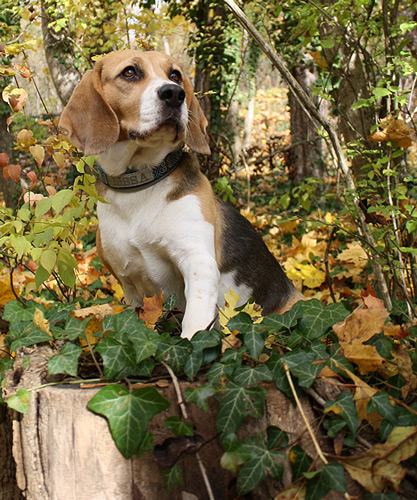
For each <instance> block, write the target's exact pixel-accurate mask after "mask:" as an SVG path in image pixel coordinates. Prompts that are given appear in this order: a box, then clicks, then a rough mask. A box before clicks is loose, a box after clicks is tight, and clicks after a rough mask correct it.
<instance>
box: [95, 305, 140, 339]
mask: <svg viewBox="0 0 417 500" xmlns="http://www.w3.org/2000/svg"><path fill="white" fill-rule="evenodd" d="M107 318H108V319H107ZM138 324H144V323H143V321H140V320H139V318H138V315H137V313H136V312H135V311H133V310H131V309H126V310H125V311H123V312H121V313H120V314H115V315H111V316H108V317H106V318H105V319H104V321H103V330H104V331H105V330H114V331H115V332H118V333H127V334H129V333H131V332H133V331H135V329H136V328H137V325H138Z"/></svg>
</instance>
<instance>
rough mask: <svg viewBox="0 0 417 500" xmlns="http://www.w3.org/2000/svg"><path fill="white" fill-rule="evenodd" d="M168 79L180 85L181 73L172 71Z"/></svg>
mask: <svg viewBox="0 0 417 500" xmlns="http://www.w3.org/2000/svg"><path fill="white" fill-rule="evenodd" d="M169 79H170V80H171V81H173V82H175V83H180V82H181V73H180V72H179V71H177V70H176V69H174V70H172V71H171V73H170V74H169Z"/></svg>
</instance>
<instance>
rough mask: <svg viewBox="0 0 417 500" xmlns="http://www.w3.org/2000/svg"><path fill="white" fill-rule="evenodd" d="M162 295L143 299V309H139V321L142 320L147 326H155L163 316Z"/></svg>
mask: <svg viewBox="0 0 417 500" xmlns="http://www.w3.org/2000/svg"><path fill="white" fill-rule="evenodd" d="M162 295H163V294H162V293H161V295H154V296H153V297H144V298H143V307H141V308H140V309H139V319H142V320H143V321H144V322H145V323H146V326H148V327H150V326H153V325H154V324H155V323H156V322H157V321H158V319H159V318H160V317H161V315H162Z"/></svg>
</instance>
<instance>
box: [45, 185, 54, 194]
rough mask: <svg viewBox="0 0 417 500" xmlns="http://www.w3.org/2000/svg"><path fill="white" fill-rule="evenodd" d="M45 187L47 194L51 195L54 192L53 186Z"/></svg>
mask: <svg viewBox="0 0 417 500" xmlns="http://www.w3.org/2000/svg"><path fill="white" fill-rule="evenodd" d="M45 189H46V191H47V193H48V194H49V196H53V195H54V194H56V189H55V188H54V187H53V186H45Z"/></svg>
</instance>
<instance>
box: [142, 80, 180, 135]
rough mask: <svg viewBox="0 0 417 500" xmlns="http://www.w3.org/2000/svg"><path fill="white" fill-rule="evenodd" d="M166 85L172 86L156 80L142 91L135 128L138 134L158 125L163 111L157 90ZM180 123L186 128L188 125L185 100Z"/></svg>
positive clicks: (167, 81)
mask: <svg viewBox="0 0 417 500" xmlns="http://www.w3.org/2000/svg"><path fill="white" fill-rule="evenodd" d="M167 84H173V82H171V81H170V80H164V79H163V78H157V79H155V80H153V81H152V83H150V84H149V85H148V86H147V87H146V89H145V90H144V91H143V93H142V95H141V98H140V112H139V115H140V117H138V126H137V131H138V132H139V133H140V134H146V133H147V132H150V131H152V130H154V128H155V127H156V126H158V125H159V123H160V120H161V116H162V114H163V110H164V104H163V102H162V101H161V99H160V98H159V96H158V90H159V89H160V88H161V87H162V86H163V85H167ZM174 85H175V84H174ZM180 121H181V124H182V125H183V126H184V127H186V125H187V123H188V109H187V104H186V102H185V100H184V102H183V103H182V105H181V114H180Z"/></svg>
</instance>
